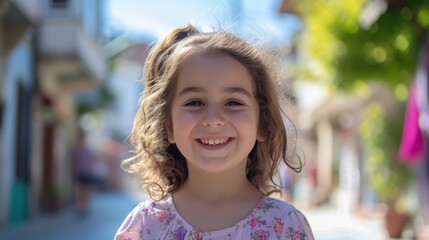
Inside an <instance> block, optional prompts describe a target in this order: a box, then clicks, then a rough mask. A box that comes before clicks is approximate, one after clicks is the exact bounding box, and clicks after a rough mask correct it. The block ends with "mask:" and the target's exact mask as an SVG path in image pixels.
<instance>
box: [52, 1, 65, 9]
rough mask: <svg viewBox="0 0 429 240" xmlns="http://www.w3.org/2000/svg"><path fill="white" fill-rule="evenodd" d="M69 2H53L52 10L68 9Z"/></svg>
mask: <svg viewBox="0 0 429 240" xmlns="http://www.w3.org/2000/svg"><path fill="white" fill-rule="evenodd" d="M67 4H68V0H51V6H52V8H66V7H67Z"/></svg>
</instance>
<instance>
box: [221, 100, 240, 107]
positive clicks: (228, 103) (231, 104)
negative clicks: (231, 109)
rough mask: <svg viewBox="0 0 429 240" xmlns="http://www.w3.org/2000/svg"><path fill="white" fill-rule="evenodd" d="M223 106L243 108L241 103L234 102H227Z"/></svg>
mask: <svg viewBox="0 0 429 240" xmlns="http://www.w3.org/2000/svg"><path fill="white" fill-rule="evenodd" d="M225 105H226V106H243V104H242V103H241V102H239V101H234V100H232V101H228V102H227V103H226V104H225Z"/></svg>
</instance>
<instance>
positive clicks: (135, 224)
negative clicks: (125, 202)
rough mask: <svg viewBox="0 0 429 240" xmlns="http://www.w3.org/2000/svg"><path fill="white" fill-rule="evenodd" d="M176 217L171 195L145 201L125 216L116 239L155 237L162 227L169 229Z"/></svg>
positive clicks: (133, 239)
mask: <svg viewBox="0 0 429 240" xmlns="http://www.w3.org/2000/svg"><path fill="white" fill-rule="evenodd" d="M175 218H176V216H175V212H174V207H173V203H172V199H171V198H170V197H168V198H166V199H164V200H160V201H154V200H146V201H143V202H141V203H139V204H138V205H137V206H136V207H134V209H133V210H131V212H130V213H129V214H128V216H127V217H126V218H125V220H124V221H123V223H122V225H121V226H120V227H119V229H118V231H117V233H116V236H115V239H120V240H122V239H132V240H135V239H142V238H143V237H146V238H147V239H154V237H153V236H156V235H157V234H159V230H160V229H161V230H167V229H168V228H169V225H170V224H171V223H172V222H173V221H172V220H173V219H175ZM149 237H150V238H149ZM146 238H145V239H146ZM161 239H162V238H161Z"/></svg>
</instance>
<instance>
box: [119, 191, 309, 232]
mask: <svg viewBox="0 0 429 240" xmlns="http://www.w3.org/2000/svg"><path fill="white" fill-rule="evenodd" d="M140 239H144V240H161V239H174V240H185V239H189V240H227V239H246V240H247V239H257V240H266V239H292V240H307V239H309V240H311V239H314V236H313V233H312V231H311V228H310V225H309V224H308V221H307V219H306V218H305V216H304V215H303V214H302V213H301V212H300V211H299V210H298V209H296V208H295V207H293V206H292V205H290V204H288V203H285V202H283V201H280V200H277V199H274V198H270V197H268V196H264V197H262V198H261V200H260V201H259V202H258V204H257V205H256V207H255V208H254V209H253V210H252V211H251V212H250V213H249V214H248V215H247V216H246V217H245V218H244V219H242V220H241V221H239V222H238V223H236V224H235V225H233V226H231V227H229V228H225V229H222V230H217V231H212V232H200V231H198V229H195V228H194V227H192V226H191V225H190V224H189V223H187V222H186V220H184V219H183V218H182V217H181V216H180V215H179V213H178V212H177V210H176V208H175V206H174V203H173V200H172V198H171V195H170V196H168V197H167V198H166V199H165V200H162V201H152V200H148V201H146V202H143V203H140V204H139V205H137V206H136V207H135V208H134V209H133V210H132V211H131V212H130V213H129V215H128V216H127V218H126V219H125V221H124V222H123V223H122V225H121V226H120V228H119V229H118V231H117V233H116V235H115V240H140Z"/></svg>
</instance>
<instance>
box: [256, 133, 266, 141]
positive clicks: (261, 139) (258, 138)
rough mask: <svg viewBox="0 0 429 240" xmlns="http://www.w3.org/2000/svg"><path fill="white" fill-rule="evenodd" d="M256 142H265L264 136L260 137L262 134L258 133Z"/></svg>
mask: <svg viewBox="0 0 429 240" xmlns="http://www.w3.org/2000/svg"><path fill="white" fill-rule="evenodd" d="M256 140H258V142H263V141H265V136H264V135H262V133H258V136H257V137H256Z"/></svg>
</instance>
